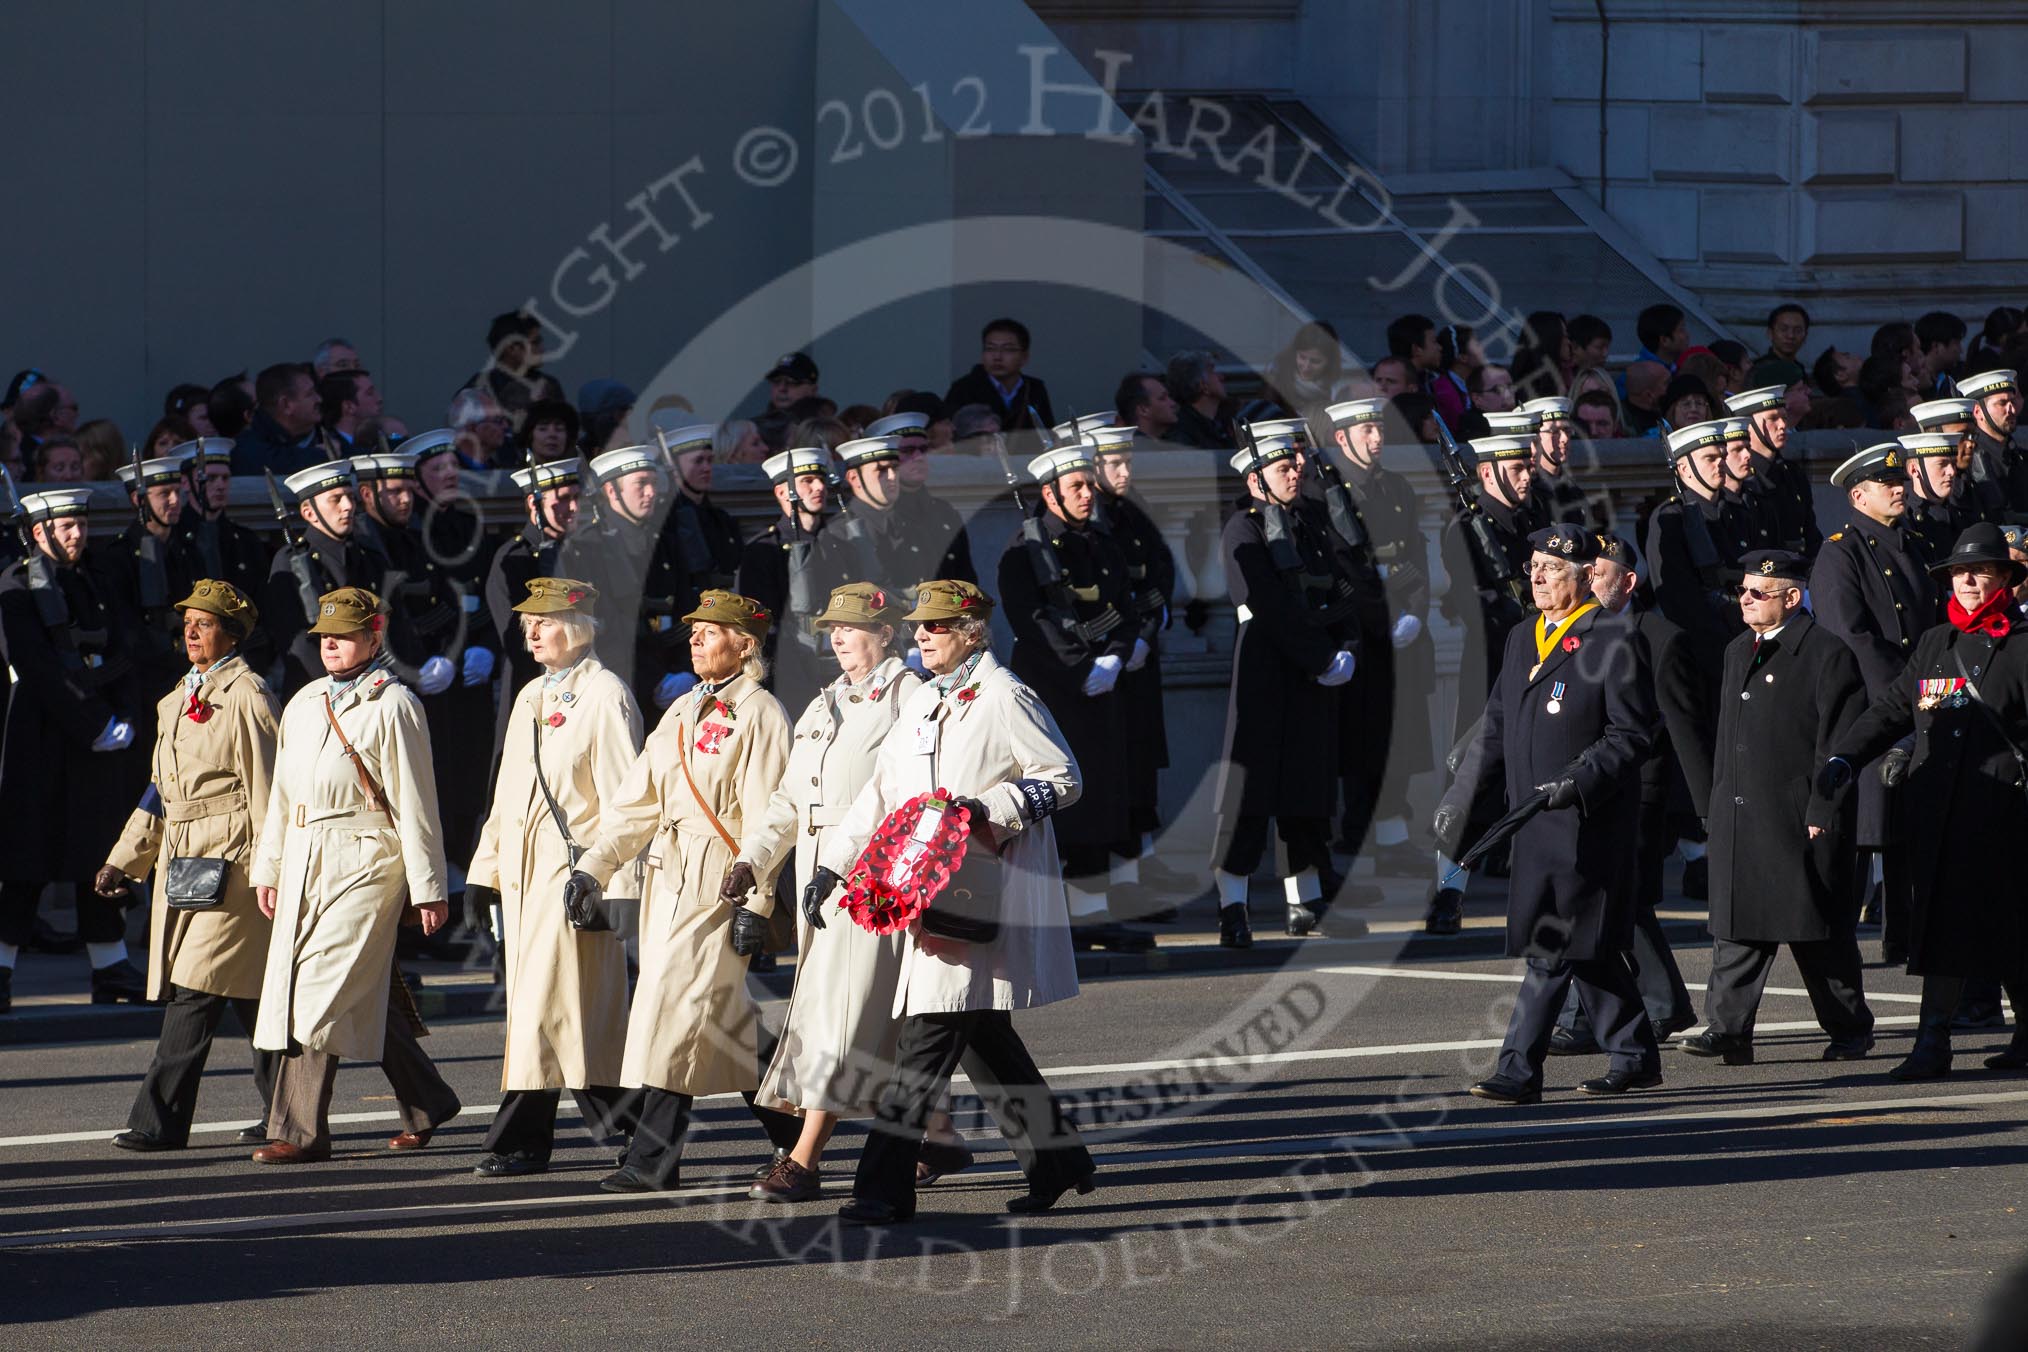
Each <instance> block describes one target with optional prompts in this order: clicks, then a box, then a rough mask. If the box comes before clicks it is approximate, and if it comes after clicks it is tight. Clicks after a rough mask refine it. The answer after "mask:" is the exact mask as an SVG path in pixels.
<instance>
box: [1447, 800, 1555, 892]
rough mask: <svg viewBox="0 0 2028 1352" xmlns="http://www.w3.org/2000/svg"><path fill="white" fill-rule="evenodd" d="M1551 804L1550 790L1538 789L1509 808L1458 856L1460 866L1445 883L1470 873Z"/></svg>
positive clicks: (1448, 883)
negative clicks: (1470, 846)
mask: <svg viewBox="0 0 2028 1352" xmlns="http://www.w3.org/2000/svg"><path fill="white" fill-rule="evenodd" d="M1548 806H1549V790H1548V789H1546V788H1544V789H1537V790H1536V791H1535V792H1533V793H1531V794H1529V795H1528V796H1527V797H1526V798H1523V799H1522V800H1521V801H1520V802H1519V803H1517V804H1515V805H1514V806H1513V807H1512V808H1510V809H1508V812H1507V815H1506V816H1504V817H1502V818H1500V820H1498V821H1496V822H1494V823H1493V824H1492V825H1491V826H1489V827H1487V828H1486V830H1485V833H1484V834H1483V835H1481V836H1480V837H1479V838H1478V840H1476V841H1474V842H1473V843H1472V848H1471V849H1469V850H1466V851H1465V852H1464V853H1463V854H1462V855H1460V856H1458V866H1457V867H1456V868H1455V869H1453V870H1452V871H1451V875H1450V878H1445V879H1444V885H1445V886H1446V887H1448V886H1449V885H1450V881H1451V878H1455V877H1457V876H1458V874H1460V873H1469V872H1470V871H1471V868H1472V866H1473V865H1474V864H1476V863H1478V862H1479V861H1480V860H1481V859H1484V858H1485V857H1486V856H1487V855H1489V854H1491V853H1492V852H1493V851H1494V850H1496V849H1498V848H1499V847H1500V846H1502V845H1504V844H1506V843H1507V842H1508V841H1509V840H1512V839H1513V838H1514V833H1515V832H1517V831H1519V830H1520V829H1521V828H1522V827H1523V826H1526V825H1527V824H1528V820H1529V818H1531V817H1533V816H1534V815H1535V814H1536V813H1538V812H1540V811H1542V810H1543V809H1544V808H1546V807H1548Z"/></svg>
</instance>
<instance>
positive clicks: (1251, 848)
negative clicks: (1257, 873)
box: [1211, 816, 1268, 878]
mask: <svg viewBox="0 0 2028 1352" xmlns="http://www.w3.org/2000/svg"><path fill="white" fill-rule="evenodd" d="M1267 840H1268V819H1267V818H1266V817H1254V816H1246V817H1234V818H1232V819H1231V820H1229V821H1228V820H1227V819H1225V818H1223V817H1221V818H1219V819H1218V835H1217V839H1216V840H1215V842H1214V844H1213V849H1212V855H1211V858H1212V862H1213V865H1214V866H1215V867H1217V868H1220V869H1223V870H1224V871H1225V872H1227V873H1233V874H1237V875H1239V876H1240V877H1242V878H1250V877H1252V876H1253V871H1254V870H1255V869H1257V868H1259V867H1260V861H1261V856H1262V855H1264V854H1266V853H1267Z"/></svg>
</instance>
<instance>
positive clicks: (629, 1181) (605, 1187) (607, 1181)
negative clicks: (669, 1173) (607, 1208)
mask: <svg viewBox="0 0 2028 1352" xmlns="http://www.w3.org/2000/svg"><path fill="white" fill-rule="evenodd" d="M675 1186H676V1180H675V1179H673V1178H671V1179H670V1180H669V1181H668V1182H666V1183H657V1182H656V1181H655V1180H654V1179H652V1178H649V1177H648V1176H647V1175H646V1174H644V1173H642V1172H640V1171H639V1170H638V1169H635V1168H634V1167H633V1166H632V1165H624V1166H622V1167H621V1168H619V1169H617V1170H615V1171H614V1172H612V1173H610V1174H607V1175H606V1176H605V1177H604V1178H602V1179H600V1180H599V1191H600V1192H668V1191H669V1190H670V1189H672V1188H674V1187H675Z"/></svg>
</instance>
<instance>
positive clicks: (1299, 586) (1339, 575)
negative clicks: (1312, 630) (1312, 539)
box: [1238, 423, 1359, 625]
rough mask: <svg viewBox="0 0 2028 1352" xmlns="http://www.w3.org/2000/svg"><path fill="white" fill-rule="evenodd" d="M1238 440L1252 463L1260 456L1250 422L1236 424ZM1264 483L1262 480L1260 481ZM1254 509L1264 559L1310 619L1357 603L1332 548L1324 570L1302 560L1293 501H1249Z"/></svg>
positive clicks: (1331, 619)
mask: <svg viewBox="0 0 2028 1352" xmlns="http://www.w3.org/2000/svg"><path fill="white" fill-rule="evenodd" d="M1238 431H1239V437H1240V444H1241V446H1242V447H1243V448H1244V449H1245V450H1246V451H1247V453H1248V455H1249V456H1250V457H1251V459H1252V462H1253V463H1258V460H1259V457H1260V439H1259V438H1258V437H1257V436H1255V435H1254V430H1253V425H1252V424H1251V423H1240V424H1239V425H1238ZM1263 487H1265V483H1263ZM1253 508H1254V510H1255V511H1256V512H1257V513H1259V515H1260V521H1261V534H1262V535H1263V537H1265V539H1266V542H1267V552H1268V562H1270V563H1272V564H1273V565H1274V567H1275V571H1276V572H1278V573H1280V574H1281V575H1282V576H1283V577H1284V578H1285V579H1287V580H1288V583H1289V585H1290V586H1291V587H1293V588H1294V589H1295V592H1296V599H1297V602H1298V603H1299V604H1300V605H1301V606H1302V608H1303V613H1304V614H1305V615H1306V616H1308V617H1309V619H1310V621H1311V623H1313V624H1320V625H1333V624H1336V623H1338V622H1339V621H1340V620H1342V619H1344V618H1345V617H1346V616H1347V615H1349V614H1351V613H1352V610H1353V607H1354V606H1355V605H1356V604H1357V603H1358V599H1359V596H1358V591H1357V589H1356V588H1355V587H1353V585H1352V579H1350V578H1348V577H1346V576H1345V575H1344V573H1343V572H1342V571H1341V570H1340V568H1339V567H1335V566H1333V565H1334V564H1335V562H1336V560H1335V557H1334V555H1333V552H1332V551H1331V550H1330V549H1329V548H1328V547H1327V548H1326V549H1324V550H1323V551H1322V553H1323V555H1324V565H1325V567H1324V571H1323V572H1322V573H1318V572H1316V571H1315V570H1313V569H1311V568H1310V567H1308V566H1307V565H1306V564H1305V563H1304V562H1303V551H1302V550H1301V548H1299V547H1298V546H1297V544H1296V512H1295V508H1294V505H1293V503H1282V502H1276V501H1275V500H1274V499H1273V498H1261V499H1255V500H1254V501H1253Z"/></svg>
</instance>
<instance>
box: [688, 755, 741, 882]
mask: <svg viewBox="0 0 2028 1352" xmlns="http://www.w3.org/2000/svg"><path fill="white" fill-rule="evenodd" d="M676 763H677V764H678V765H680V766H682V767H683V782H684V783H685V784H688V785H689V786H690V796H691V797H692V798H695V799H696V800H697V808H698V810H699V811H700V812H702V813H703V814H704V819H705V820H706V821H708V822H710V823H711V829H712V830H714V831H716V832H718V838H719V839H720V840H722V841H724V842H725V848H726V849H728V850H731V851H732V852H733V853H734V854H738V853H739V842H738V841H736V840H734V839H733V838H732V832H730V831H728V830H726V829H725V823H724V822H722V821H720V820H719V819H718V814H717V813H716V812H713V811H712V810H711V804H709V803H707V802H705V801H704V795H703V794H702V793H700V792H699V791H698V788H697V781H696V780H694V779H692V778H691V777H690V729H688V728H686V727H684V726H683V725H682V724H681V723H678V724H677V725H676Z"/></svg>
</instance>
